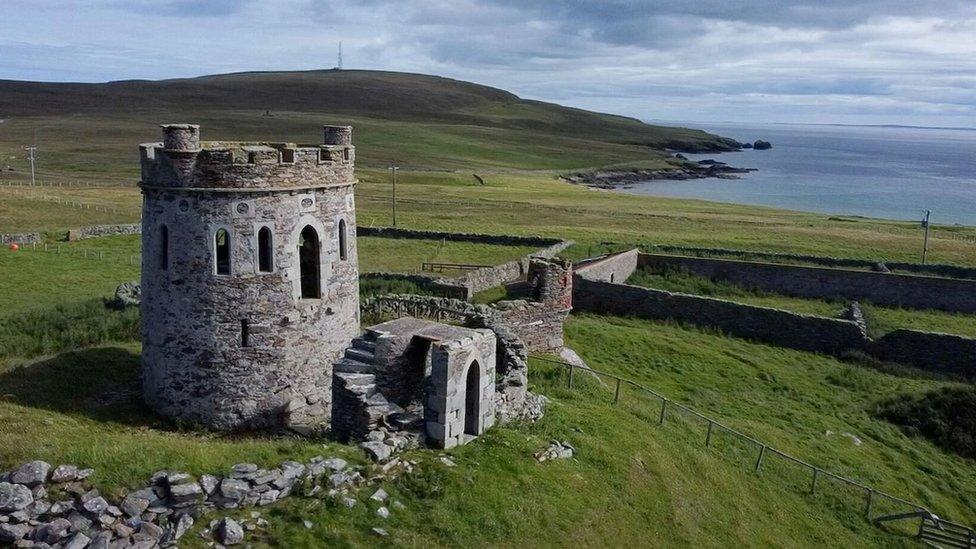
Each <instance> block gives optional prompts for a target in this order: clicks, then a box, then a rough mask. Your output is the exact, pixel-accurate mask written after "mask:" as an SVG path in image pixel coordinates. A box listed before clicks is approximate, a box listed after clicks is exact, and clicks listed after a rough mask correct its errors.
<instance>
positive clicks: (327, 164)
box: [140, 124, 359, 429]
mask: <svg viewBox="0 0 976 549" xmlns="http://www.w3.org/2000/svg"><path fill="white" fill-rule="evenodd" d="M345 135H351V133H349V132H348V131H347V132H346V133H345ZM199 137H200V129H199V127H198V126H193V125H188V124H179V125H166V126H163V141H162V142H161V143H147V144H144V145H142V146H141V147H140V149H141V157H142V181H141V183H140V186H141V187H142V192H143V215H142V224H143V227H142V228H143V231H142V235H143V236H142V246H143V260H142V292H143V294H142V295H143V301H142V340H143V373H142V378H143V389H144V395H145V398H146V401H147V402H148V403H149V404H150V406H152V407H153V408H154V409H155V410H156V411H158V412H159V413H161V414H163V415H165V416H169V417H173V418H179V419H181V420H186V421H188V422H192V423H199V424H203V425H206V426H209V427H212V428H217V429H235V428H254V427H277V426H289V425H291V426H294V425H309V424H318V423H327V422H328V420H329V413H330V408H331V380H332V362H333V361H334V360H335V359H336V358H337V357H339V355H340V354H341V353H342V351H343V350H344V349H345V347H346V346H347V345H348V344H349V342H350V340H351V339H352V338H354V337H356V336H357V335H358V332H359V269H358V261H357V253H356V212H355V200H354V194H353V191H354V187H355V183H356V180H355V178H354V173H353V162H354V158H355V157H354V154H355V151H354V148H353V147H352V145H351V143H350V142H349V141H348V140H346V142H344V143H342V144H329V143H326V144H322V145H298V144H294V143H241V142H201V141H200V140H199ZM340 141H341V140H340Z"/></svg>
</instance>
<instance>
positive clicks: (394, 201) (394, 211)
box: [390, 162, 400, 227]
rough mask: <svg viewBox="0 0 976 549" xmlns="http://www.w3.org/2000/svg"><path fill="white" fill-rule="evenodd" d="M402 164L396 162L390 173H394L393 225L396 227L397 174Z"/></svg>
mask: <svg viewBox="0 0 976 549" xmlns="http://www.w3.org/2000/svg"><path fill="white" fill-rule="evenodd" d="M399 169H400V166H397V165H396V162H394V163H393V165H392V166H390V173H392V174H393V226H394V227H396V174H397V170H399Z"/></svg>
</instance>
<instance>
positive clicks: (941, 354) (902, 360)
mask: <svg viewBox="0 0 976 549" xmlns="http://www.w3.org/2000/svg"><path fill="white" fill-rule="evenodd" d="M573 300H574V301H573V306H574V308H575V309H576V310H578V311H585V312H592V313H598V314H612V315H620V316H634V317H638V318H646V319H652V320H674V321H677V322H683V323H688V324H693V325H696V326H703V327H708V328H715V329H718V330H721V331H722V332H724V333H726V334H729V335H732V336H736V337H741V338H746V339H752V340H756V341H761V342H764V343H769V344H772V345H777V346H780V347H787V348H791V349H799V350H802V351H811V352H819V353H824V354H830V355H834V356H839V357H846V356H848V355H850V353H851V352H852V351H856V352H860V353H865V354H867V355H869V356H872V357H874V358H876V359H878V360H881V361H885V362H895V363H899V364H906V365H910V366H914V367H916V368H921V369H924V370H931V371H935V372H939V373H948V374H952V375H958V376H964V377H968V378H973V377H976V339H972V338H967V337H962V336H957V335H950V334H939V333H928V332H919V331H914V330H897V331H894V332H891V333H889V334H886V335H885V336H883V337H881V338H879V339H877V340H872V339H871V338H870V337H868V335H867V331H866V326H865V325H864V320H863V318H861V317H860V316H859V315H858V314H851V310H849V311H848V312H846V313H845V317H847V318H844V319H835V318H826V317H820V316H811V315H801V314H797V313H793V312H789V311H781V310H778V309H771V308H767V307H757V306H754V305H746V304H742V303H735V302H731V301H725V300H722V299H714V298H710V297H702V296H696V295H687V294H678V293H672V292H666V291H663V290H655V289H651V288H642V287H638V286H628V285H624V284H613V283H609V282H600V281H592V280H587V279H585V278H583V277H581V276H579V275H577V276H576V277H575V280H574V294H573ZM855 308H856V307H854V306H853V304H852V309H855ZM856 309H858V310H859V308H856Z"/></svg>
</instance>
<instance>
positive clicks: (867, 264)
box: [604, 242, 976, 279]
mask: <svg viewBox="0 0 976 549" xmlns="http://www.w3.org/2000/svg"><path fill="white" fill-rule="evenodd" d="M604 244H607V245H610V244H613V243H610V242H606V243H604ZM651 248H652V249H654V250H659V251H661V252H665V253H669V254H710V255H730V256H742V255H747V256H750V257H754V258H757V259H764V260H768V261H802V262H804V263H813V264H816V265H823V266H824V267H842V268H855V269H868V270H870V269H873V268H874V266H875V264H876V263H877V261H871V260H868V259H851V258H846V257H827V256H820V255H804V254H789V253H781V252H759V251H750V250H732V249H729V248H698V247H694V246H673V245H665V244H658V245H653V246H648V247H647V248H644V249H651ZM884 264H885V266H887V267H888V268H889V269H895V270H899V271H905V272H909V273H915V274H921V275H932V276H945V277H949V278H970V279H976V268H974V267H963V266H960V265H945V264H940V263H925V264H922V263H907V262H900V261H885V262H884Z"/></svg>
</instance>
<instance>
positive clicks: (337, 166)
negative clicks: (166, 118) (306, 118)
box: [139, 124, 355, 189]
mask: <svg viewBox="0 0 976 549" xmlns="http://www.w3.org/2000/svg"><path fill="white" fill-rule="evenodd" d="M162 130H163V140H162V141H161V142H155V143H143V144H141V145H140V146H139V152H140V159H141V164H142V181H141V183H140V186H142V187H144V188H184V189H190V188H200V189H217V188H224V189H273V188H288V189H294V188H315V187H324V186H336V185H349V184H353V183H355V179H354V178H353V166H354V163H355V147H353V145H352V127H350V126H324V127H323V143H322V144H302V143H272V142H247V141H201V140H200V127H199V126H197V125H194V124H164V125H162Z"/></svg>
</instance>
